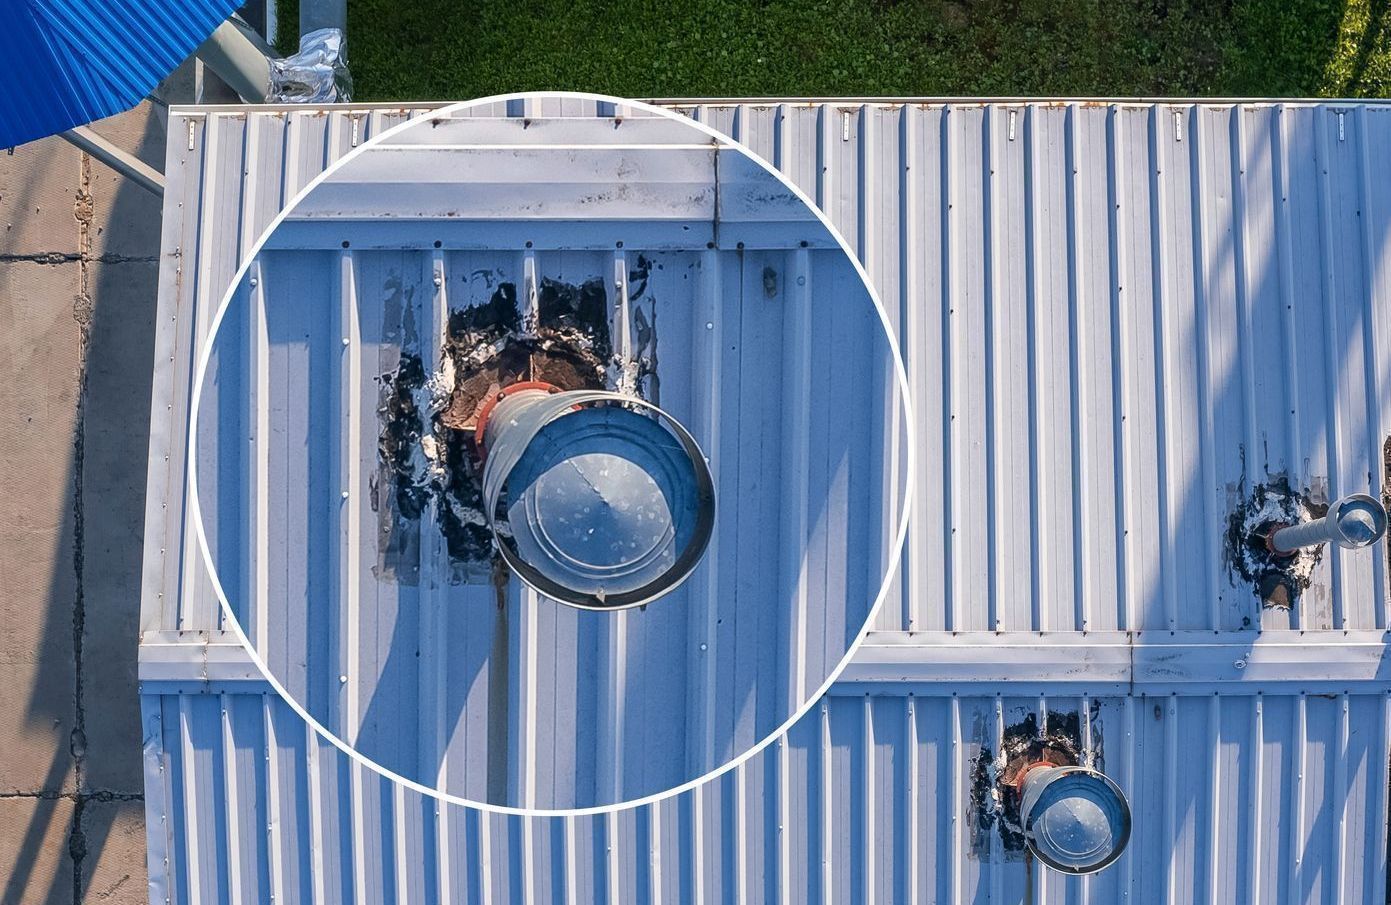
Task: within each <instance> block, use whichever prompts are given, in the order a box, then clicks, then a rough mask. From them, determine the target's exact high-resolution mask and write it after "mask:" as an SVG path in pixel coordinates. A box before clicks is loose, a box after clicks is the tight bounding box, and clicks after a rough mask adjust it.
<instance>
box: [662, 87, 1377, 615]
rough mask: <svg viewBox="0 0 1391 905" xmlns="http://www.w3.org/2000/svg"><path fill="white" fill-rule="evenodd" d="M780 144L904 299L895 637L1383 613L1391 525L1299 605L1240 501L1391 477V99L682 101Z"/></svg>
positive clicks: (720, 123) (1334, 562) (803, 180)
mask: <svg viewBox="0 0 1391 905" xmlns="http://www.w3.org/2000/svg"><path fill="white" fill-rule="evenodd" d="M685 109H689V110H690V112H691V113H692V114H693V115H696V116H698V117H699V118H700V119H701V120H702V121H704V122H707V123H709V124H710V125H712V126H714V127H715V128H717V129H720V130H722V131H727V132H728V133H729V134H730V135H732V136H733V137H734V138H736V139H737V140H740V141H743V142H745V143H747V144H748V145H750V146H751V147H753V148H754V150H755V151H757V152H758V153H761V154H763V155H765V156H766V157H768V159H770V160H773V161H775V162H776V164H777V165H778V166H779V167H780V168H781V169H782V170H783V172H785V173H787V174H789V175H790V176H791V177H792V178H793V180H794V181H795V182H797V183H798V184H799V185H801V186H802V187H803V188H804V189H805V190H807V191H808V193H810V194H812V196H813V197H814V198H815V199H816V200H817V203H818V204H819V205H820V206H821V207H822V208H823V209H824V210H825V211H826V212H827V214H828V215H829V216H830V217H831V219H832V220H833V221H834V222H835V223H836V224H837V226H838V227H839V228H840V229H841V230H842V231H843V232H844V233H845V235H846V236H847V238H849V239H850V241H851V244H852V245H854V246H855V247H856V248H857V249H858V251H859V253H860V256H861V258H862V260H863V262H864V264H865V266H866V268H867V269H868V271H869V273H870V275H871V279H872V281H873V283H874V285H875V288H876V289H877V290H878V291H879V293H880V295H881V297H882V298H883V299H884V302H885V305H886V306H887V307H888V308H889V309H890V310H891V311H897V312H898V316H899V318H900V321H899V328H900V336H901V343H902V346H903V349H904V357H905V359H906V361H907V364H908V368H909V371H910V378H911V379H910V382H911V385H912V398H913V403H914V406H915V411H916V414H917V425H918V430H919V443H918V448H919V450H920V451H921V453H922V455H921V458H920V460H919V472H920V474H921V475H922V476H923V479H922V480H919V481H918V483H917V491H916V492H917V499H916V501H915V512H914V524H913V526H912V528H911V529H910V537H909V543H908V551H909V552H908V555H907V559H906V566H907V569H906V573H905V580H904V582H903V587H904V588H905V593H904V595H903V598H902V602H901V606H899V607H896V608H893V607H890V608H887V609H886V610H885V612H884V613H883V614H882V618H881V620H880V627H881V628H884V629H890V630H897V629H902V630H912V631H937V630H998V631H1006V632H1009V631H1074V630H1107V629H1122V630H1131V631H1134V630H1144V631H1153V630H1183V629H1207V630H1219V631H1220V630H1241V629H1253V630H1254V629H1255V628H1258V627H1264V628H1266V629H1272V628H1283V627H1299V628H1306V629H1308V628H1335V629H1342V628H1346V629H1382V628H1386V627H1387V593H1386V587H1387V575H1386V566H1385V560H1386V554H1385V545H1384V542H1383V543H1382V544H1381V545H1379V546H1378V548H1377V550H1376V551H1375V552H1372V553H1368V552H1360V553H1348V552H1344V551H1340V550H1332V551H1330V552H1329V553H1328V554H1327V555H1326V556H1325V557H1324V559H1323V561H1322V562H1321V563H1320V564H1319V566H1318V568H1317V569H1316V571H1315V573H1314V576H1313V584H1312V586H1311V587H1310V588H1309V589H1308V591H1306V592H1305V593H1304V594H1303V595H1302V597H1301V600H1300V603H1299V605H1298V606H1297V607H1296V608H1295V610H1294V611H1293V612H1292V613H1287V612H1279V611H1275V610H1269V609H1267V610H1266V611H1265V612H1264V613H1263V612H1262V608H1261V605H1260V601H1259V600H1258V598H1257V597H1256V595H1255V594H1254V593H1253V591H1252V587H1251V585H1250V584H1243V583H1241V582H1239V581H1238V580H1236V579H1235V577H1234V575H1233V574H1232V573H1231V572H1230V570H1229V569H1228V568H1227V566H1226V563H1225V560H1224V556H1223V549H1224V544H1225V542H1226V538H1225V535H1226V531H1227V527H1228V516H1229V514H1230V512H1231V511H1232V509H1233V508H1234V506H1235V504H1236V502H1237V501H1238V500H1239V499H1240V498H1241V496H1242V494H1244V493H1249V492H1250V489H1251V487H1252V486H1253V485H1254V484H1259V483H1265V482H1266V481H1267V480H1268V479H1270V478H1272V477H1277V476H1279V475H1285V476H1287V477H1288V478H1289V479H1290V481H1291V483H1297V484H1299V485H1301V486H1304V487H1309V488H1314V489H1316V490H1319V489H1321V490H1322V492H1323V493H1324V494H1326V496H1327V497H1328V498H1336V497H1338V496H1340V495H1342V494H1345V493H1351V492H1358V491H1360V492H1364V493H1366V492H1370V493H1373V494H1379V493H1380V490H1381V487H1382V484H1383V475H1382V470H1383V468H1382V461H1383V456H1382V446H1383V443H1384V442H1385V441H1386V439H1387V434H1388V431H1391V355H1387V354H1386V350H1387V349H1388V348H1389V346H1388V343H1391V242H1388V238H1391V186H1389V185H1388V184H1387V183H1386V181H1385V180H1383V179H1378V178H1377V171H1376V165H1377V159H1378V158H1377V153H1376V152H1377V149H1378V148H1382V147H1385V146H1387V145H1388V143H1391V107H1387V106H1384V105H1376V104H1372V105H1357V104H1241V105H1233V104H1186V103H1173V104H1153V105H1151V104H1127V103H1114V104H1108V103H1098V102H1077V103H1034V104H919V103H904V104H866V105H852V104H836V103H827V104H798V103H787V104H768V105H718V104H715V105H705V106H695V107H689V108H685Z"/></svg>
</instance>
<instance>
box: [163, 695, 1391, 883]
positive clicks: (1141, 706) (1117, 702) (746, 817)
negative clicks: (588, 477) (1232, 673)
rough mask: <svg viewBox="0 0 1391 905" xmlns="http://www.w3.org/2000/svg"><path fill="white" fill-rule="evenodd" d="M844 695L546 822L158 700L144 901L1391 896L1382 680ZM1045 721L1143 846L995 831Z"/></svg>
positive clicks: (291, 726)
mask: <svg viewBox="0 0 1391 905" xmlns="http://www.w3.org/2000/svg"><path fill="white" fill-rule="evenodd" d="M836 688H837V692H836V693H835V694H833V695H831V696H828V697H827V698H825V699H824V700H823V702H822V704H821V705H819V706H818V707H817V708H815V709H814V710H813V711H812V712H811V713H810V714H809V715H807V716H806V717H804V718H803V719H802V720H801V721H800V722H799V723H798V724H797V726H796V727H795V728H794V729H793V730H792V731H791V732H789V733H788V734H787V736H786V737H785V738H783V739H781V740H780V741H778V742H777V743H775V744H774V745H773V746H772V747H770V748H766V749H764V751H763V752H761V753H760V754H758V755H756V756H755V757H754V758H752V759H751V760H749V761H746V762H745V763H744V764H742V765H740V766H739V767H737V768H735V770H733V771H731V772H729V773H726V774H725V775H724V776H722V777H721V778H720V779H718V780H716V781H714V782H711V783H708V784H704V785H702V786H699V787H697V789H696V790H694V791H688V792H684V793H682V794H681V795H679V796H676V797H673V798H668V799H665V800H663V801H661V802H660V803H658V804H652V805H643V806H639V807H636V808H630V809H625V810H621V811H618V812H615V813H611V814H604V815H589V816H579V817H550V818H543V817H520V816H513V815H501V814H489V813H485V812H480V811H477V810H473V809H470V808H465V807H460V806H453V805H446V804H440V803H439V802H437V801H435V800H432V799H429V798H426V797H424V796H421V795H419V794H417V793H414V792H412V791H409V790H406V789H403V788H402V787H400V786H397V785H395V784H393V783H391V782H389V781H386V780H384V779H382V778H381V777H380V776H379V775H377V774H375V773H373V772H372V771H369V770H367V769H366V768H365V767H362V766H361V765H360V764H358V763H356V762H354V761H352V760H350V759H349V758H347V757H346V756H344V755H343V754H342V753H341V752H339V751H338V750H337V749H336V748H334V747H332V746H330V745H329V744H328V743H327V742H325V741H324V740H323V739H322V737H320V736H318V735H316V734H314V733H312V732H309V731H307V727H306V726H305V724H304V722H303V721H301V720H299V719H298V718H297V717H296V716H295V715H294V713H293V712H292V711H291V710H290V709H289V708H288V707H287V706H286V705H285V704H284V703H283V702H282V701H281V700H280V699H279V698H278V697H276V696H275V695H259V694H227V695H222V696H218V695H182V696H180V695H166V696H148V697H146V698H145V699H144V705H145V714H146V715H145V739H146V743H145V744H146V749H145V762H146V777H147V784H146V791H145V796H146V808H147V813H148V816H149V823H148V826H149V827H150V830H149V834H150V858H151V865H152V867H151V877H152V878H153V880H152V887H151V900H152V901H165V897H166V896H167V897H168V900H169V901H172V902H178V903H184V902H241V901H251V900H268V899H269V896H270V894H271V893H274V895H275V900H276V901H290V902H315V903H328V902H358V903H369V902H370V903H377V902H383V903H385V902H393V903H406V902H413V903H433V902H615V903H616V902H707V901H709V902H713V901H721V902H723V901H735V902H950V903H964V902H1034V903H1038V905H1045V903H1064V902H1077V901H1091V902H1108V903H1109V902H1127V901H1130V902H1145V903H1151V902H1170V903H1179V902H1194V903H1198V902H1206V903H1215V902H1243V903H1245V902H1250V903H1276V902H1281V903H1283V902H1302V903H1307V902H1346V903H1353V902H1367V903H1372V902H1383V901H1385V900H1386V869H1385V867H1386V865H1385V859H1384V857H1383V856H1382V855H1380V854H1378V852H1379V851H1380V850H1381V847H1382V845H1383V844H1384V842H1383V839H1384V834H1385V829H1386V792H1385V778H1386V764H1387V759H1388V755H1389V754H1391V752H1388V749H1387V741H1386V740H1387V738H1388V730H1391V725H1388V720H1387V713H1388V708H1391V700H1389V699H1388V698H1387V696H1386V695H1385V694H1351V695H1328V696H1323V695H1285V694H1264V695H1261V694H1256V695H1251V694H1229V695H1211V694H1208V695H1182V696H1179V695H1160V696H1145V695H1137V696H1133V697H1110V696H1107V697H1100V698H1086V697H1071V696H1069V697H1053V696H1048V697H1024V696H1019V697H1015V696H1004V697H996V696H984V697H981V696H964V695H963V696H957V695H952V694H949V693H941V692H939V693H937V694H932V695H927V696H922V695H915V696H908V695H904V694H897V695H873V696H867V695H864V694H862V693H857V690H858V686H856V685H854V684H846V685H838V686H836ZM1020 691H1023V689H1020ZM1044 713H1051V714H1053V717H1054V719H1055V720H1058V721H1061V722H1071V721H1073V719H1074V718H1075V719H1076V721H1077V722H1078V724H1079V729H1078V732H1079V736H1080V738H1081V739H1082V740H1083V744H1084V751H1085V753H1086V756H1088V757H1089V758H1090V759H1091V762H1092V763H1093V764H1094V765H1096V766H1097V767H1099V768H1102V769H1104V770H1105V771H1106V772H1107V773H1108V775H1110V776H1112V777H1113V778H1114V779H1115V780H1116V781H1117V782H1118V783H1119V784H1120V785H1121V787H1122V788H1123V789H1125V791H1126V793H1127V795H1128V796H1129V798H1130V804H1131V807H1132V809H1133V811H1134V815H1135V829H1134V835H1133V837H1132V840H1131V843H1130V845H1129V847H1128V849H1127V851H1126V853H1125V854H1124V855H1123V856H1122V858H1121V860H1120V861H1118V862H1117V863H1116V864H1115V865H1113V866H1112V867H1110V868H1108V869H1107V870H1105V871H1104V872H1102V873H1100V874H1097V875H1095V876H1092V877H1085V878H1084V877H1064V876H1061V875H1059V874H1056V873H1051V872H1049V871H1045V870H1043V869H1041V868H1039V867H1038V866H1036V865H1035V866H1033V868H1032V870H1031V869H1030V866H1029V865H1028V863H1027V862H1026V861H1025V860H1024V859H1023V858H1022V857H1021V856H1020V855H1019V853H1018V852H1017V851H1010V850H1008V849H1007V848H1006V842H1005V841H1004V839H1003V837H1002V836H1001V834H1000V833H999V832H998V830H997V829H996V827H995V826H994V825H986V823H985V819H984V815H985V814H986V813H988V812H987V811H986V810H985V809H983V808H982V807H981V805H980V800H981V799H980V794H981V793H980V787H979V784H978V781H977V778H976V777H977V775H978V774H977V771H978V769H979V770H988V769H994V768H995V765H996V763H997V759H998V754H999V751H1000V740H1001V738H1003V737H1004V736H1005V734H1006V733H1007V732H1008V731H1009V730H1010V727H1012V726H1014V725H1016V724H1019V723H1021V722H1024V721H1027V720H1028V719H1029V718H1030V716H1032V717H1033V718H1034V719H1035V720H1036V721H1039V722H1044V721H1046V717H1044V719H1043V720H1040V719H1039V717H1040V715H1041V714H1044ZM161 818H165V819H161ZM166 858H167V859H168V866H167V868H166V867H164V865H163V861H164V859H166Z"/></svg>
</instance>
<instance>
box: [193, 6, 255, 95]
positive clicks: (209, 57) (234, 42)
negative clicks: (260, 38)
mask: <svg viewBox="0 0 1391 905" xmlns="http://www.w3.org/2000/svg"><path fill="white" fill-rule="evenodd" d="M193 53H194V56H196V57H197V58H198V59H200V60H202V61H203V62H204V64H206V65H207V67H208V68H209V69H211V70H212V71H213V72H215V73H217V76H218V78H220V79H222V80H223V81H224V82H226V83H227V84H228V86H230V87H231V89H232V90H233V91H235V92H236V93H237V96H238V97H240V98H241V99H242V100H244V101H246V102H247V103H248V104H263V103H265V102H266V96H267V95H268V94H269V93H270V58H269V57H268V56H266V54H265V53H264V52H263V51H262V50H261V48H259V47H257V46H256V44H255V43H254V42H252V40H251V39H250V38H248V37H247V36H246V35H245V34H244V33H243V32H242V30H241V29H240V28H238V27H237V24H236V23H235V22H233V21H232V20H231V19H228V20H227V21H225V22H223V23H222V24H221V25H219V26H218V27H217V28H216V29H214V30H213V33H212V34H210V35H208V38H207V40H206V41H204V42H203V43H202V44H201V45H199V47H198V49H197V50H195V51H194V52H193Z"/></svg>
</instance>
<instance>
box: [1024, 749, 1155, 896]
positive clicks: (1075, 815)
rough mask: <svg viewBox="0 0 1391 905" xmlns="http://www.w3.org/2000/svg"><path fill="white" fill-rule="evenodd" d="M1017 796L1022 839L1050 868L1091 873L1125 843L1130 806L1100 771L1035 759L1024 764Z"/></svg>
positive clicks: (1108, 860) (1119, 854)
mask: <svg viewBox="0 0 1391 905" xmlns="http://www.w3.org/2000/svg"><path fill="white" fill-rule="evenodd" d="M1020 795H1021V797H1020V804H1019V820H1020V824H1021V825H1022V826H1023V828H1024V842H1025V844H1026V845H1027V846H1028V847H1029V851H1031V852H1032V853H1033V854H1034V857H1036V858H1038V860H1040V861H1042V862H1043V863H1044V864H1046V865H1048V866H1049V867H1051V868H1053V869H1055V870H1060V871H1063V872H1064V873H1069V874H1090V873H1095V872H1097V871H1099V870H1101V869H1102V868H1104V867H1106V866H1108V865H1110V864H1111V863H1112V862H1114V861H1115V860H1116V859H1117V858H1119V857H1120V856H1121V854H1122V853H1123V852H1124V851H1125V846H1126V844H1127V843H1129V842H1130V805H1129V804H1128V803H1127V802H1126V800H1125V793H1124V792H1122V791H1121V790H1120V787H1119V786H1117V785H1116V784H1115V783H1114V782H1112V781H1111V779H1110V778H1109V777H1107V776H1106V775H1105V774H1104V773H1100V772H1098V771H1096V770H1092V769H1089V768H1087V767H1059V766H1055V765H1053V764H1049V763H1045V762H1040V763H1037V764H1035V765H1033V766H1031V767H1029V768H1028V772H1027V773H1025V775H1024V780H1023V786H1022V789H1021V793H1020Z"/></svg>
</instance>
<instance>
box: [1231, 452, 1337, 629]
mask: <svg viewBox="0 0 1391 905" xmlns="http://www.w3.org/2000/svg"><path fill="white" fill-rule="evenodd" d="M1326 497H1327V493H1326V492H1322V491H1315V490H1313V489H1305V490H1300V489H1299V488H1297V487H1294V486H1292V485H1291V484H1290V481H1289V478H1288V477H1287V476H1286V475H1284V474H1273V475H1269V476H1268V480H1267V481H1266V483H1264V484H1257V485H1256V486H1255V487H1253V488H1252V489H1251V492H1250V493H1249V494H1246V495H1244V496H1242V497H1240V498H1239V502H1238V503H1237V505H1236V506H1235V507H1234V508H1233V509H1232V511H1231V513H1230V514H1229V515H1228V517H1227V533H1226V538H1225V542H1224V544H1223V555H1224V557H1225V558H1226V560H1227V568H1228V571H1229V572H1230V574H1232V575H1233V576H1235V577H1238V578H1240V580H1241V581H1243V582H1245V583H1246V584H1249V585H1251V587H1252V589H1253V591H1254V593H1255V594H1256V596H1257V597H1259V598H1260V599H1261V603H1262V605H1263V606H1267V607H1277V608H1281V609H1289V608H1290V607H1292V606H1293V605H1294V604H1295V603H1297V602H1298V601H1299V596H1300V595H1301V594H1302V593H1304V591H1305V590H1306V589H1308V587H1309V584H1310V583H1311V582H1312V581H1313V574H1314V567H1315V566H1317V565H1318V563H1319V560H1320V559H1322V557H1323V548H1322V547H1315V548H1312V549H1307V548H1306V549H1303V550H1300V551H1299V552H1298V553H1296V554H1295V555H1294V556H1291V557H1279V556H1275V555H1274V554H1273V553H1271V552H1270V549H1269V548H1268V547H1267V546H1266V543H1265V536H1266V535H1267V534H1268V533H1269V531H1270V530H1271V528H1272V527H1273V526H1275V525H1276V524H1279V523H1285V524H1294V523H1297V522H1301V521H1304V520H1307V519H1311V518H1321V517H1322V516H1323V515H1324V514H1325V513H1326V512H1327V511H1328V501H1327V499H1326Z"/></svg>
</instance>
